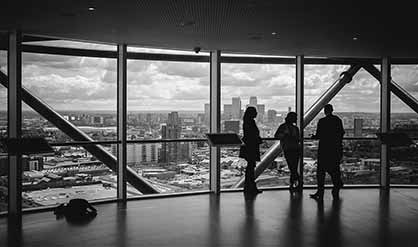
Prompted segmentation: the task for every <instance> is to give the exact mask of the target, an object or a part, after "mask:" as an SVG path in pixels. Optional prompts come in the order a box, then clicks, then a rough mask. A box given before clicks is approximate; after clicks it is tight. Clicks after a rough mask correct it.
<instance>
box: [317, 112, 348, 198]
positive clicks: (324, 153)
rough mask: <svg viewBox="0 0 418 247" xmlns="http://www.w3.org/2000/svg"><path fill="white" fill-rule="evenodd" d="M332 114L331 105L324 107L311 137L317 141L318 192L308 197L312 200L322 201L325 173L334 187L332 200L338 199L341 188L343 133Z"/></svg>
mask: <svg viewBox="0 0 418 247" xmlns="http://www.w3.org/2000/svg"><path fill="white" fill-rule="evenodd" d="M332 112H333V107H332V105H330V104H327V105H325V107H324V113H325V117H324V118H321V119H320V120H319V122H318V125H317V128H316V134H315V135H313V136H312V137H313V138H315V139H319V148H318V166H317V171H316V179H317V183H318V190H317V192H316V193H315V194H311V195H310V196H311V197H312V198H313V199H317V200H322V198H323V196H324V183H325V172H327V173H328V174H329V175H330V176H331V179H332V183H333V185H334V187H333V189H332V196H333V198H334V199H339V192H340V189H341V188H342V186H343V183H342V181H341V171H340V161H341V158H342V154H343V150H342V139H343V136H344V133H345V132H344V128H343V123H342V121H341V119H340V118H339V117H337V116H335V115H333V114H332Z"/></svg>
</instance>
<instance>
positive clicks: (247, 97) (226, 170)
mask: <svg viewBox="0 0 418 247" xmlns="http://www.w3.org/2000/svg"><path fill="white" fill-rule="evenodd" d="M221 69H222V71H221V72H222V74H221V75H222V78H221V112H222V116H221V117H222V118H221V119H222V120H221V128H222V132H234V133H237V134H239V135H241V136H242V135H243V132H242V117H243V114H244V112H245V109H246V107H247V106H250V105H251V106H255V107H256V108H257V112H258V115H257V118H256V122H257V126H258V128H259V130H260V136H261V137H273V136H274V133H275V131H276V130H277V128H278V125H279V124H280V123H282V122H283V120H284V117H285V116H286V114H287V112H288V111H295V104H296V101H295V99H296V98H295V92H296V81H295V71H296V70H295V65H278V64H230V63H223V64H222V66H221ZM273 143H275V142H274V141H265V142H264V143H263V144H261V145H260V152H261V154H263V153H264V152H265V151H267V150H268V149H269V148H270V147H271V145H273ZM278 159H280V158H278ZM276 163H277V162H276ZM245 167H246V161H245V160H243V159H240V158H238V149H237V148H222V149H221V168H222V169H221V187H222V188H225V189H227V188H231V187H233V186H234V184H235V183H236V182H237V181H238V180H239V179H240V178H241V177H242V176H243V175H244V171H245ZM283 176H285V174H284V173H280V172H279V171H278V170H277V169H276V166H275V165H274V164H272V166H271V167H270V168H268V169H266V170H265V171H264V173H263V174H262V175H261V176H260V177H259V178H258V183H259V186H261V187H271V186H276V185H284V184H285V182H284V180H285V179H283Z"/></svg>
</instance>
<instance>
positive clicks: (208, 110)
mask: <svg viewBox="0 0 418 247" xmlns="http://www.w3.org/2000/svg"><path fill="white" fill-rule="evenodd" d="M209 121H210V104H205V124H206V125H207V126H209Z"/></svg>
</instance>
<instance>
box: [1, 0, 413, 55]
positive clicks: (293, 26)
mask: <svg viewBox="0 0 418 247" xmlns="http://www.w3.org/2000/svg"><path fill="white" fill-rule="evenodd" d="M7 1H9V0H7ZM366 3H367V4H366ZM90 7H93V8H94V10H89V8H90ZM414 11H415V8H414V6H409V5H407V4H400V3H399V4H398V3H396V2H393V3H391V4H390V5H387V6H386V5H385V4H384V1H379V2H376V3H373V2H370V1H357V0H352V1H312V0H311V1H296V0H293V1H281V0H241V1H240V0H136V1H133V0H123V1H106V0H59V1H57V0H38V1H33V0H31V1H10V2H9V3H6V4H3V6H2V15H0V30H3V31H7V30H11V29H15V28H18V29H21V30H22V32H23V33H25V34H32V35H45V36H48V37H59V38H66V39H74V40H82V41H95V42H104V43H126V44H128V45H137V46H145V47H155V48H171V49H181V50H193V47H196V46H198V47H201V48H202V50H203V51H205V50H218V49H219V50H222V51H223V52H229V53H245V54H269V55H283V56H294V55H302V54H303V55H305V56H321V57H381V56H386V55H389V56H393V57H418V45H417V44H418V32H417V31H416V30H417V29H416V27H417V25H416V24H417V23H418V21H417V18H416V15H415V13H414Z"/></svg>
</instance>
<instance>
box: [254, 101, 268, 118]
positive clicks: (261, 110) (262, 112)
mask: <svg viewBox="0 0 418 247" xmlns="http://www.w3.org/2000/svg"><path fill="white" fill-rule="evenodd" d="M256 108H257V113H258V114H257V120H258V121H261V122H262V121H263V120H264V115H265V113H266V106H265V105H264V104H260V105H256Z"/></svg>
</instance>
